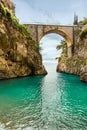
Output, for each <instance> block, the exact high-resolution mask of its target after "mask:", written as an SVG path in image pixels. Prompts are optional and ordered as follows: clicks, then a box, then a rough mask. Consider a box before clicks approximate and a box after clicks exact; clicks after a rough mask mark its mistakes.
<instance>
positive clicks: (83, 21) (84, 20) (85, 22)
mask: <svg viewBox="0 0 87 130" xmlns="http://www.w3.org/2000/svg"><path fill="white" fill-rule="evenodd" d="M78 24H79V25H85V24H87V18H86V17H84V19H83V20H82V21H80V22H79V23H78Z"/></svg>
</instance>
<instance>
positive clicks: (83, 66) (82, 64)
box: [57, 25, 87, 82]
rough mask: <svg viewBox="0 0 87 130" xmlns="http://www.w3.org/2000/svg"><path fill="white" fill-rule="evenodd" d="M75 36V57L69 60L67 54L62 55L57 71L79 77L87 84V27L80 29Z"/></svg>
mask: <svg viewBox="0 0 87 130" xmlns="http://www.w3.org/2000/svg"><path fill="white" fill-rule="evenodd" d="M85 30H86V31H85ZM75 35H76V36H75V37H76V42H75V44H74V46H73V56H72V57H71V58H68V56H66V54H65V53H62V55H61V57H60V58H59V62H58V66H57V71H59V72H64V73H68V74H75V75H78V76H80V79H81V80H82V81H85V82H87V25H84V26H82V27H80V28H78V30H77V32H76V34H75ZM66 51H67V48H66Z"/></svg>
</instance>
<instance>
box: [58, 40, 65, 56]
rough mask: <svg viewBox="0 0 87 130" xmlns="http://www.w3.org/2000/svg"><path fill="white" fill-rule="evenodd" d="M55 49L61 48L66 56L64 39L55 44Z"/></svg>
mask: <svg viewBox="0 0 87 130" xmlns="http://www.w3.org/2000/svg"><path fill="white" fill-rule="evenodd" d="M56 49H57V50H60V49H61V50H62V54H65V55H66V56H67V43H66V41H65V40H61V42H60V43H59V44H58V45H57V46H56Z"/></svg>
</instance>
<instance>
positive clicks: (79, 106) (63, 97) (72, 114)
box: [0, 63, 87, 130]
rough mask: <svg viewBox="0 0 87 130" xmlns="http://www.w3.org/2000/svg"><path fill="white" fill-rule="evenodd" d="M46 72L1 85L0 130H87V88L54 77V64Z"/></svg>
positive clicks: (69, 79) (74, 80) (62, 76)
mask: <svg viewBox="0 0 87 130" xmlns="http://www.w3.org/2000/svg"><path fill="white" fill-rule="evenodd" d="M46 64H47V63H46ZM47 69H48V71H49V74H48V75H46V76H33V77H26V78H21V79H13V80H5V81H0V122H1V124H0V127H1V128H3V129H1V128H0V130H87V84H86V83H82V82H80V80H79V77H77V76H72V75H67V74H61V73H56V72H55V71H53V70H54V69H55V66H54V64H50V65H48V67H47Z"/></svg>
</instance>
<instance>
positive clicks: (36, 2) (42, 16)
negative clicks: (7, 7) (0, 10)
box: [13, 0, 87, 25]
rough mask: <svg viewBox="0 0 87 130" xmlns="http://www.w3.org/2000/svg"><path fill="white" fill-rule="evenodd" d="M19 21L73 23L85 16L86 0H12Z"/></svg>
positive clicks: (86, 10) (86, 12)
mask: <svg viewBox="0 0 87 130" xmlns="http://www.w3.org/2000/svg"><path fill="white" fill-rule="evenodd" d="M13 2H14V3H15V5H16V16H17V17H18V18H19V19H20V22H21V23H38V22H39V23H46V24H68V25H69V24H73V17H74V12H76V14H77V15H78V17H79V20H81V19H83V17H87V0H13Z"/></svg>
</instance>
